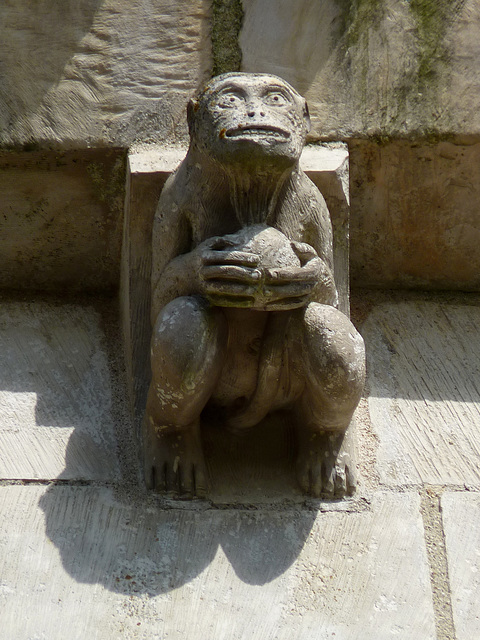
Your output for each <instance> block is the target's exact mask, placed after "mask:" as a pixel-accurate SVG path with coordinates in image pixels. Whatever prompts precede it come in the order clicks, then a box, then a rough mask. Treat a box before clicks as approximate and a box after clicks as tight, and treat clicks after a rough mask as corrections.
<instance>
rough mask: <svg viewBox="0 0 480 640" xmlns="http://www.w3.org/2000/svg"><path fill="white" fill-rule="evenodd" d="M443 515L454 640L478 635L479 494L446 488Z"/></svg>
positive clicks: (479, 616)
mask: <svg viewBox="0 0 480 640" xmlns="http://www.w3.org/2000/svg"><path fill="white" fill-rule="evenodd" d="M442 519H443V526H444V530H445V542H446V546H447V561H448V576H449V578H450V588H451V592H452V607H453V620H454V623H455V631H456V637H457V640H470V639H471V638H478V637H480V603H479V600H478V592H479V589H480V529H479V527H478V522H479V520H480V496H479V495H478V494H474V493H457V492H455V493H453V492H447V493H445V494H444V495H443V496H442Z"/></svg>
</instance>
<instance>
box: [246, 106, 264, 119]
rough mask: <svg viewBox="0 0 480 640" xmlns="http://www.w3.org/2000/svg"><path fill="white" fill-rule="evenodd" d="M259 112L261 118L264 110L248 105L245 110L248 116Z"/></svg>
mask: <svg viewBox="0 0 480 640" xmlns="http://www.w3.org/2000/svg"><path fill="white" fill-rule="evenodd" d="M257 113H258V114H259V115H260V116H261V117H262V118H263V117H264V116H265V112H264V111H260V109H259V110H258V111H257V110H256V109H254V108H253V107H250V108H249V109H248V110H247V115H248V117H249V118H253V117H255V115H256V114H257Z"/></svg>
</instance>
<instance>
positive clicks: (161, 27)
mask: <svg viewBox="0 0 480 640" xmlns="http://www.w3.org/2000/svg"><path fill="white" fill-rule="evenodd" d="M209 4H210V3H208V2H205V1H204V0H192V1H189V2H175V0H153V1H151V0H134V1H133V2H132V1H131V0H83V1H82V2H81V3H79V2H77V0H65V1H63V2H62V3H61V6H59V4H58V2H56V1H55V0H44V1H43V2H39V3H34V4H32V3H31V2H15V3H10V2H8V3H2V7H1V8H0V23H1V24H2V40H1V44H0V65H1V68H2V84H1V87H0V132H1V133H0V144H3V145H22V144H40V145H49V146H52V145H54V146H58V147H61V148H84V147H89V146H104V145H107V146H120V147H128V146H130V145H131V144H132V143H133V142H134V141H137V140H139V141H142V142H146V141H159V140H172V139H175V138H178V137H180V138H183V137H185V135H186V127H185V125H184V111H185V106H186V103H187V100H188V98H189V97H190V95H191V94H192V93H194V92H195V90H196V88H197V86H198V85H199V84H200V83H201V82H202V81H203V80H205V78H206V77H207V76H208V75H209V70H210V66H211V60H210V43H209V36H208V14H209ZM60 26H61V28H60Z"/></svg>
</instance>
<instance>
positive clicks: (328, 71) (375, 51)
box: [240, 0, 480, 140]
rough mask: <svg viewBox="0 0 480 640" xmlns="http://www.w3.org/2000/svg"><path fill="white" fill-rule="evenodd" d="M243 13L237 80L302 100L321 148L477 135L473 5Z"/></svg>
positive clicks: (267, 8)
mask: <svg viewBox="0 0 480 640" xmlns="http://www.w3.org/2000/svg"><path fill="white" fill-rule="evenodd" d="M242 4H243V9H244V13H245V17H244V21H243V28H242V31H241V34H240V45H241V48H242V70H244V71H254V72H268V73H275V74H277V75H279V76H281V77H283V78H285V80H287V81H288V82H290V83H291V84H292V85H293V86H294V87H295V88H296V89H297V90H298V91H299V92H300V93H301V94H302V95H304V96H306V98H307V100H308V103H309V106H310V111H311V115H312V122H313V131H312V135H313V136H314V137H316V138H317V139H318V138H320V139H323V140H346V139H348V138H358V137H365V136H374V135H380V136H405V135H407V136H418V135H429V134H431V133H433V132H434V133H436V134H450V133H456V134H465V135H471V134H476V135H478V134H479V133H480V111H479V109H478V95H479V91H480V72H479V68H478V64H477V60H478V58H479V56H480V39H479V37H478V34H479V31H480V6H479V4H478V2H476V0H462V1H460V2H452V1H451V0H438V1H437V2H435V3H432V2H428V3H425V2H421V1H418V0H412V1H411V2H398V1H397V0H380V1H377V2H373V1H372V2H368V1H358V2H338V1H337V0H327V1H325V2H322V3H320V4H318V3H312V2H311V1H310V0H298V1H297V2H296V3H295V11H292V4H291V2H290V0H243V2H242Z"/></svg>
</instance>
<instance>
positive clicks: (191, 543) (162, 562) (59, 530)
mask: <svg viewBox="0 0 480 640" xmlns="http://www.w3.org/2000/svg"><path fill="white" fill-rule="evenodd" d="M74 440H75V433H74V434H73V435H72V436H71V445H72V446H73V447H74V446H75V443H74ZM67 467H68V455H67ZM172 506H173V508H172ZM40 507H41V508H42V510H43V511H44V513H45V520H46V533H47V536H48V537H49V539H50V540H51V541H52V542H53V544H54V545H55V546H56V548H57V549H58V551H59V553H60V556H61V559H62V563H63V566H64V569H65V570H66V571H67V572H68V573H69V575H71V576H72V578H74V579H75V580H76V581H78V582H81V583H87V584H96V583H99V584H101V585H102V586H104V587H105V588H106V589H109V590H110V591H113V592H116V593H120V594H125V595H131V594H138V595H142V594H147V595H149V596H156V595H159V594H162V593H168V592H170V591H172V590H174V589H177V588H179V587H182V586H183V585H186V584H188V583H191V582H194V581H195V580H196V579H197V578H198V580H199V586H200V584H202V583H205V582H208V581H209V567H210V565H211V564H212V562H213V560H214V558H215V557H216V556H218V554H222V553H223V554H224V555H225V556H226V558H227V561H225V560H224V561H223V568H222V569H221V570H219V564H218V560H217V562H216V563H215V570H214V571H215V573H214V576H213V577H212V579H213V580H214V581H215V582H216V583H217V585H216V589H218V593H219V594H225V595H226V596H227V595H228V589H229V588H230V587H231V581H232V578H234V575H235V576H236V577H237V578H238V579H239V580H241V581H242V582H244V583H246V584H250V585H263V584H266V583H268V582H271V581H272V580H275V579H276V578H279V577H280V576H281V575H282V574H283V573H284V572H285V571H286V570H287V569H288V568H289V567H290V566H291V565H292V564H293V562H294V561H295V560H296V558H297V557H298V555H299V553H300V551H301V549H302V547H303V546H304V544H305V541H306V539H307V537H308V535H309V533H310V530H311V528H312V526H313V523H314V521H315V516H316V512H315V511H308V510H304V509H303V510H302V509H300V508H284V509H282V510H279V511H277V510H275V511H273V510H262V509H261V508H259V509H258V510H255V509H253V510H248V509H241V508H239V509H235V508H227V509H211V508H205V507H206V504H202V503H195V502H193V503H182V504H179V503H177V504H176V506H175V503H170V505H168V504H165V503H163V502H162V501H161V500H158V501H157V500H156V499H155V498H154V497H152V496H146V495H145V494H143V493H141V492H139V493H138V495H137V496H136V497H129V498H123V499H122V498H119V497H118V496H116V495H115V494H114V492H113V490H111V489H108V488H94V487H86V486H85V487H81V486H61V485H60V486H59V485H56V486H51V487H49V488H48V489H47V491H46V492H45V494H44V495H43V497H42V498H41V500H40ZM204 572H205V574H204V575H203V576H202V577H200V576H201V574H203V573H204ZM219 582H220V584H218V583H219ZM222 583H223V584H222ZM194 593H195V594H197V595H195V596H194V595H193V592H192V596H191V597H192V598H193V597H196V598H198V599H201V591H200V590H199V591H197V590H195V592H194ZM187 597H189V598H190V596H188V595H187Z"/></svg>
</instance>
